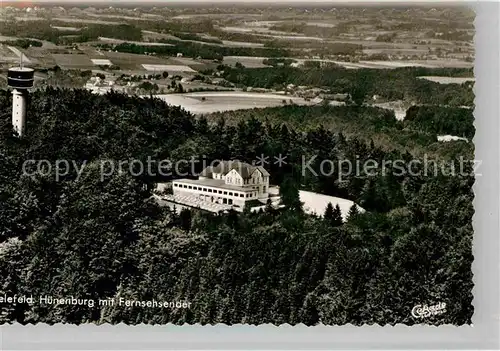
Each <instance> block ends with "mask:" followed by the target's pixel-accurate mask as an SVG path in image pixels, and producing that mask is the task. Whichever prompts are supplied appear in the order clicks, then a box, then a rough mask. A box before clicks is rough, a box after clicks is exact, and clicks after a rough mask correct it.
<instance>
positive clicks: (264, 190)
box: [172, 161, 269, 211]
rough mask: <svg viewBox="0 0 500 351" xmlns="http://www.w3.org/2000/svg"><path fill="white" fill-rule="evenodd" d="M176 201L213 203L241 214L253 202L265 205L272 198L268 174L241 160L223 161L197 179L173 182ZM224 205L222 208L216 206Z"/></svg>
mask: <svg viewBox="0 0 500 351" xmlns="http://www.w3.org/2000/svg"><path fill="white" fill-rule="evenodd" d="M172 190H173V197H174V198H178V199H180V198H182V199H188V200H189V199H191V200H193V201H194V200H195V199H196V201H194V202H196V203H199V202H200V201H201V202H204V203H207V204H213V205H215V207H217V208H218V207H220V208H221V209H222V208H233V209H235V210H239V211H242V210H243V208H244V207H245V205H246V204H247V203H248V202H250V201H252V202H253V203H254V204H255V201H256V200H257V201H259V202H260V203H263V204H265V203H266V201H267V199H268V198H269V172H267V171H266V170H265V169H264V168H263V167H260V166H252V165H250V164H248V163H244V162H240V161H222V162H220V163H219V164H218V165H217V166H214V167H212V166H209V167H207V168H205V169H204V170H203V172H202V173H201V174H200V176H199V178H198V179H178V180H174V181H173V182H172ZM217 205H221V206H217Z"/></svg>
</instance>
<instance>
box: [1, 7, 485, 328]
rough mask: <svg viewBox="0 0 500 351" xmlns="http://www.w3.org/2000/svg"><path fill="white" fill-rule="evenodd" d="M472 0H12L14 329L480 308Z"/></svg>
mask: <svg viewBox="0 0 500 351" xmlns="http://www.w3.org/2000/svg"><path fill="white" fill-rule="evenodd" d="M474 18H475V13H474V11H473V10H472V9H470V8H468V7H466V6H465V5H460V6H459V5H451V4H446V3H442V4H439V3H437V2H436V3H428V4H420V5H411V4H409V3H404V2H402V3H391V4H380V3H379V4H373V5H367V4H348V3H339V2H335V3H333V2H330V3H327V2H324V3H314V2H312V3H307V2H304V3H298V2H296V3H289V4H286V3H279V2H276V3H274V4H268V3H263V2H261V3H253V4H252V3H251V2H246V3H236V2H220V3H217V2H199V3H196V2H190V1H186V2H182V1H176V2H171V1H159V0H158V1H156V2H147V1H136V2H128V1H99V2H87V3H86V2H84V1H82V2H78V1H71V2H63V1H60V2H48V1H39V2H36V1H11V2H9V1H2V2H1V3H0V324H11V323H20V324H23V325H27V324H38V323H44V324H50V325H52V324H57V323H66V324H73V325H81V324H96V325H104V324H113V325H114V324H118V323H125V324H128V325H138V324H143V323H144V324H157V325H166V324H176V325H190V324H201V325H215V324H226V325H236V324H246V325H260V324H273V325H277V326H278V325H282V324H289V325H292V326H294V325H299V324H301V325H302V324H303V325H306V326H316V325H329V326H331V325H346V324H352V325H354V326H362V325H373V324H378V325H381V326H383V325H397V324H405V325H408V326H411V325H415V324H424V325H444V324H451V325H456V326H459V325H470V324H471V323H472V322H471V319H472V315H473V313H474V307H473V304H472V300H473V294H472V289H473V286H474V283H473V274H472V262H473V260H474V257H473V254H472V239H473V233H474V229H473V225H472V217H473V215H474V207H473V200H474V192H473V185H474V182H475V178H476V170H477V166H478V165H477V161H474V135H475V131H476V130H475V127H474V115H473V113H474V83H475V78H474V58H475V52H474Z"/></svg>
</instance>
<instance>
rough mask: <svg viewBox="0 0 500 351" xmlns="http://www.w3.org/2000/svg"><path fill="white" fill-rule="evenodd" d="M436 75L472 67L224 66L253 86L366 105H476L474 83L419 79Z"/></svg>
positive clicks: (228, 75) (459, 73) (227, 74)
mask: <svg viewBox="0 0 500 351" xmlns="http://www.w3.org/2000/svg"><path fill="white" fill-rule="evenodd" d="M426 75H433V76H440V75H442V76H446V77H472V76H473V71H472V69H469V68H441V69H429V68H415V67H411V68H410V67H408V68H397V69H365V68H364V69H346V68H342V67H338V66H330V67H326V68H320V67H316V68H315V67H306V68H300V67H287V66H284V67H283V66H282V67H266V68H245V67H241V66H239V67H229V66H224V67H223V77H224V78H225V79H227V80H228V81H230V82H233V83H236V84H241V85H243V86H249V87H260V88H275V89H278V90H281V89H284V88H285V87H286V86H287V85H288V84H294V85H296V86H300V85H306V86H315V87H325V88H329V89H331V90H332V91H333V92H334V93H349V94H351V95H353V99H354V100H356V101H359V102H363V101H364V100H366V99H367V98H368V99H369V98H371V97H373V96H374V95H378V96H380V97H382V98H385V99H387V100H405V101H408V100H409V101H414V102H416V103H422V104H431V105H449V106H472V105H473V103H474V92H473V85H474V84H473V83H471V82H468V83H463V84H439V83H435V82H431V81H428V80H425V79H420V78H418V77H422V76H426Z"/></svg>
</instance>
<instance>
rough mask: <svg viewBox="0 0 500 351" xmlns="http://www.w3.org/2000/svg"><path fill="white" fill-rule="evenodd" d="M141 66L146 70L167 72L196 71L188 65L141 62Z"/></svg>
mask: <svg viewBox="0 0 500 351" xmlns="http://www.w3.org/2000/svg"><path fill="white" fill-rule="evenodd" d="M142 67H144V69H145V70H146V71H167V72H191V73H195V72H196V71H195V70H194V69H192V68H191V67H188V66H181V65H150V64H143V65H142Z"/></svg>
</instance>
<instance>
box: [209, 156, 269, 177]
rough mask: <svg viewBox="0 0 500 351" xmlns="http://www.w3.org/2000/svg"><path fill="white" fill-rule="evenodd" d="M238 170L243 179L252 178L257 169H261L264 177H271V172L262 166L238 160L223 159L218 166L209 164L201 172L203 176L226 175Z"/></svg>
mask: <svg viewBox="0 0 500 351" xmlns="http://www.w3.org/2000/svg"><path fill="white" fill-rule="evenodd" d="M233 169H234V170H236V171H237V172H238V174H239V175H240V176H241V177H242V178H243V179H248V178H251V176H252V174H253V172H255V170H257V169H258V170H259V171H260V172H261V173H262V175H263V176H264V177H269V172H268V171H266V169H265V168H264V167H262V166H252V165H250V164H248V163H246V162H241V161H238V160H234V161H221V162H219V164H218V165H217V166H208V167H207V168H205V169H204V170H203V172H201V174H200V175H201V176H202V177H212V175H213V174H214V173H215V174H222V175H226V174H228V173H229V172H230V171H232V170H233Z"/></svg>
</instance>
